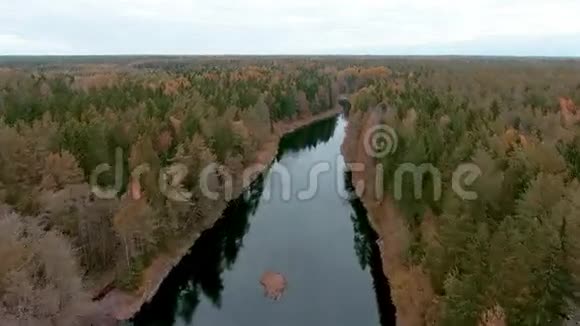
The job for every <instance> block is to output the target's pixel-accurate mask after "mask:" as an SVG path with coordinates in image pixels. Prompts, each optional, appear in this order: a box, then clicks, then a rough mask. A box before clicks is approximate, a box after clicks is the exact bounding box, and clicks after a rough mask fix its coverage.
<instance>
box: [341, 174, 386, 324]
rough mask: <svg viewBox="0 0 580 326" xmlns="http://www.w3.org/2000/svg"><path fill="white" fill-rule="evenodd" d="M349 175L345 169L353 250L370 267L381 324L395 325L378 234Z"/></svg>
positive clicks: (364, 266)
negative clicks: (352, 233)
mask: <svg viewBox="0 0 580 326" xmlns="http://www.w3.org/2000/svg"><path fill="white" fill-rule="evenodd" d="M351 177H352V174H351V173H350V172H347V171H345V173H344V180H345V181H344V184H345V187H346V190H347V191H348V193H349V195H350V199H349V202H350V205H351V207H352V210H353V213H352V214H351V215H350V218H351V220H352V225H353V229H354V246H355V252H356V255H357V257H358V260H359V263H360V266H361V268H362V269H366V268H367V267H369V268H370V272H371V276H372V278H373V287H374V289H375V294H376V297H377V307H378V311H379V316H380V320H381V325H382V326H387V325H395V323H396V317H395V313H396V310H395V306H394V305H393V302H392V301H391V289H390V288H389V282H388V280H387V278H386V276H385V274H384V272H383V261H382V257H381V252H380V250H379V246H378V244H377V240H378V236H377V234H376V232H375V231H374V229H373V228H372V226H371V224H370V222H369V219H368V217H367V211H366V209H365V207H364V205H363V203H362V202H361V200H360V199H359V198H358V197H357V196H356V193H355V189H354V186H353V184H352V182H351Z"/></svg>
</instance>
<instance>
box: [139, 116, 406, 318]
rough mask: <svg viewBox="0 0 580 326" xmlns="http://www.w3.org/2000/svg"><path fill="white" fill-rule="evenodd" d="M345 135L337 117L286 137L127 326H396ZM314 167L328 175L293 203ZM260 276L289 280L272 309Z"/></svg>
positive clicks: (342, 121) (342, 124) (340, 120)
mask: <svg viewBox="0 0 580 326" xmlns="http://www.w3.org/2000/svg"><path fill="white" fill-rule="evenodd" d="M345 126H346V120H345V119H344V118H343V117H335V118H331V119H327V120H324V121H320V122H317V123H314V124H312V125H309V126H307V127H305V128H302V129H299V130H297V131H296V132H294V133H292V134H289V135H287V136H285V137H284V138H283V139H282V140H281V142H280V148H279V153H278V157H277V160H276V162H275V163H273V165H272V167H270V170H269V171H267V172H265V173H264V174H263V175H262V176H261V177H260V178H258V179H257V180H256V181H255V182H254V183H253V185H252V186H251V187H250V189H248V190H246V191H245V193H244V194H243V195H242V196H240V198H238V199H236V200H234V201H232V202H231V203H230V204H229V206H228V208H227V209H226V211H225V212H224V216H223V217H222V218H221V219H220V220H219V221H218V222H217V223H216V225H215V226H214V227H213V228H212V229H210V230H207V231H206V232H204V233H203V234H202V235H201V237H200V238H199V239H198V240H197V241H196V243H195V244H194V246H193V247H192V249H191V252H190V254H188V255H187V256H186V257H184V259H183V260H182V261H181V262H180V264H179V265H178V266H177V267H176V268H175V269H174V270H173V271H172V272H171V274H170V275H169V277H168V278H167V279H166V280H165V281H164V283H163V285H162V286H161V288H160V290H159V292H158V293H157V295H156V296H155V298H154V299H153V301H152V302H151V303H149V304H147V305H146V306H144V307H143V309H142V311H141V312H140V313H139V314H138V315H137V316H136V317H135V319H134V321H133V323H134V324H135V325H137V326H140V325H148V326H149V325H151V326H153V325H154V326H165V325H180V326H181V325H196V326H260V325H267V326H269V325H276V326H298V325H300V326H310V325H312V326H314V325H316V326H320V325H333V326H339V325H345V326H347V325H348V326H358V325H361V326H375V325H382V326H386V325H395V310H394V307H393V305H392V304H391V301H390V293H389V288H388V282H387V280H386V278H385V276H384V274H383V271H382V263H381V257H380V252H379V249H378V247H377V245H376V234H375V233H374V232H373V230H372V229H371V227H370V225H369V223H368V220H367V216H366V212H365V210H364V207H363V206H362V204H361V203H360V201H359V200H358V199H357V198H356V196H355V195H354V194H353V192H352V187H351V185H350V176H349V175H348V174H347V172H345V168H344V160H343V158H342V155H341V154H340V146H341V144H342V141H343V139H344V136H345ZM319 162H327V163H328V164H330V167H331V169H330V171H329V172H324V173H322V174H320V175H319V176H318V188H317V191H316V193H315V195H314V196H313V197H312V198H311V199H302V200H301V199H299V198H298V197H299V196H298V193H299V192H300V191H303V190H304V189H307V188H308V185H309V178H310V176H309V173H310V172H309V171H310V170H311V168H312V167H313V166H315V165H316V164H317V163H319ZM281 167H283V168H285V169H287V170H288V171H289V173H290V177H291V199H290V200H285V199H287V198H284V197H285V196H283V191H282V188H283V187H282V178H281V177H280V175H279V173H278V172H276V170H277V169H278V168H281ZM268 189H270V191H268ZM345 193H347V194H350V196H344V194H345ZM266 271H274V272H279V273H281V274H282V275H284V277H285V278H286V280H287V288H286V291H285V292H284V294H283V296H282V297H281V298H280V300H278V301H272V300H271V299H269V298H267V297H265V296H264V291H263V288H262V287H261V285H260V283H259V282H260V277H261V276H262V274H263V273H264V272H266Z"/></svg>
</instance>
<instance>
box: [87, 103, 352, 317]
mask: <svg viewBox="0 0 580 326" xmlns="http://www.w3.org/2000/svg"><path fill="white" fill-rule="evenodd" d="M341 110H342V109H341V108H340V107H337V108H334V109H332V110H329V111H326V112H323V113H321V114H317V115H312V116H308V117H303V118H299V119H296V120H293V121H289V122H282V123H276V124H275V125H274V126H273V130H274V132H273V134H272V136H271V138H270V139H269V140H268V141H267V142H266V143H265V144H264V146H263V147H262V149H261V150H260V151H258V153H257V154H256V159H255V162H254V165H256V166H260V167H261V168H263V169H265V168H267V167H268V166H269V165H270V163H271V162H272V161H273V160H274V159H275V157H276V154H277V151H278V143H279V141H280V139H281V138H282V137H283V136H284V135H286V134H288V133H291V132H293V131H295V130H297V129H299V128H302V127H305V126H307V125H309V124H311V123H314V122H316V121H319V120H324V119H327V118H330V117H333V116H335V115H338V114H339V113H340V112H341ZM256 176H257V175H256ZM243 190H244V189H242V188H241V187H238V188H237V189H235V191H234V194H233V195H234V198H235V197H237V196H239V195H240V194H241V193H242V191H243ZM216 206H217V207H216V208H215V210H214V211H213V212H211V213H210V214H209V215H208V216H206V218H205V219H204V220H203V221H202V222H201V223H200V225H199V226H198V227H196V229H195V230H192V234H191V236H188V237H185V238H184V239H178V240H175V241H174V242H173V243H171V244H169V245H168V248H169V249H168V250H166V251H164V252H163V253H162V254H160V255H158V256H157V257H155V258H154V259H153V261H152V263H151V265H150V266H149V267H148V268H147V269H145V271H144V273H143V278H142V282H141V285H140V286H139V287H138V289H137V290H136V291H134V292H133V293H126V292H123V291H121V290H120V289H112V290H111V291H109V292H108V293H107V294H106V295H104V297H103V298H102V299H101V300H100V301H99V302H98V305H99V311H102V313H103V314H106V315H108V316H111V317H112V318H113V319H114V320H117V321H123V320H128V319H130V318H131V317H133V316H134V315H135V314H136V313H137V312H138V311H139V310H140V309H141V306H143V305H144V304H145V303H147V302H150V301H151V300H152V298H153V297H154V296H155V294H156V293H157V291H158V289H159V287H160V286H161V284H162V283H163V281H164V280H165V278H166V277H167V276H168V275H169V273H170V272H171V270H172V269H173V268H174V267H175V266H176V265H177V264H178V263H179V262H180V261H181V259H182V258H183V257H184V256H185V255H186V254H187V253H188V252H189V250H190V248H191V247H192V245H193V244H194V243H195V241H196V240H197V239H198V238H199V236H200V235H201V233H202V232H203V231H205V230H207V229H209V228H211V227H212V226H213V225H214V224H215V222H216V221H217V220H218V219H219V218H220V217H221V216H222V213H223V210H224V209H225V205H224V203H222V202H218V203H217V204H216Z"/></svg>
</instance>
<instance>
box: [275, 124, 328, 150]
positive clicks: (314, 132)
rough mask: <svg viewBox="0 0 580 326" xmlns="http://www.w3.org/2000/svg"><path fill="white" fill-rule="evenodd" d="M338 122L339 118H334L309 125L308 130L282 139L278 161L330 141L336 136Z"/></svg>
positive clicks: (299, 131) (305, 129) (296, 132)
mask: <svg viewBox="0 0 580 326" xmlns="http://www.w3.org/2000/svg"><path fill="white" fill-rule="evenodd" d="M337 120H338V117H332V118H328V119H324V120H321V121H317V122H315V123H313V124H310V125H308V127H307V128H300V129H298V130H296V131H294V132H293V133H290V134H288V135H286V136H284V137H282V139H280V145H279V147H278V149H279V150H278V156H277V159H280V158H281V157H282V156H283V155H284V154H288V153H295V152H298V151H301V150H304V149H310V148H314V147H316V145H318V144H321V143H325V142H327V141H329V140H330V138H331V137H332V135H333V134H334V129H335V127H336V122H337Z"/></svg>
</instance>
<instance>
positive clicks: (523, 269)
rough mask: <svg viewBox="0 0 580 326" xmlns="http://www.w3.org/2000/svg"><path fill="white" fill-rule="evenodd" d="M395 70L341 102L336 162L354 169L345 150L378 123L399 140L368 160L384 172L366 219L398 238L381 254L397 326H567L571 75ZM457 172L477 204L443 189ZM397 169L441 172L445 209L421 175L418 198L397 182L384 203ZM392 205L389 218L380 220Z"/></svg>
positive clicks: (472, 68)
mask: <svg viewBox="0 0 580 326" xmlns="http://www.w3.org/2000/svg"><path fill="white" fill-rule="evenodd" d="M452 63H453V64H452ZM392 69H393V71H394V73H393V74H392V75H391V77H390V78H388V79H386V80H380V81H378V82H371V83H367V84H366V85H365V86H364V87H363V88H362V89H360V90H358V91H357V92H356V93H354V94H353V95H352V97H351V102H352V112H351V116H350V117H349V121H350V124H349V126H348V128H349V131H348V133H347V142H348V143H347V144H345V148H346V150H347V152H348V151H349V150H350V152H351V154H350V158H351V161H357V160H360V159H361V157H360V156H357V155H356V154H352V153H355V152H356V148H355V149H353V148H352V146H356V145H357V139H359V138H361V137H362V135H363V134H364V133H365V132H366V130H368V128H369V126H371V125H374V124H377V123H380V124H383V125H388V126H390V127H392V128H393V129H394V130H396V134H397V136H398V148H397V150H396V151H395V152H394V153H391V154H390V155H388V156H385V157H383V158H379V159H377V161H376V162H377V163H381V164H382V166H383V169H382V171H380V170H376V171H373V173H383V176H384V180H385V182H384V187H385V189H381V190H383V191H384V193H385V197H384V198H382V201H383V202H382V204H380V205H377V206H376V207H380V208H381V209H382V210H381V209H377V210H376V211H375V212H377V213H376V214H382V216H380V217H379V220H381V219H382V221H383V223H382V224H383V229H382V235H383V238H386V237H388V235H389V234H390V235H391V236H392V235H394V234H397V235H398V239H397V240H396V241H395V240H391V241H390V242H387V244H385V248H383V250H384V251H385V252H384V253H383V254H384V256H385V257H389V258H386V262H385V264H387V265H388V264H390V265H391V266H390V268H389V269H390V273H389V272H387V274H389V275H388V276H389V277H390V282H391V288H393V291H394V294H393V300H394V301H395V302H394V303H395V305H396V306H397V308H398V309H399V308H401V307H402V306H405V307H406V308H408V309H410V310H411V312H410V313H409V316H408V317H409V318H410V319H406V321H407V323H403V324H405V325H407V324H408V325H415V324H418V325H421V324H429V325H431V324H435V325H561V324H562V323H563V322H564V321H565V320H566V319H567V318H568V317H570V316H574V315H575V314H576V313H577V304H578V302H579V301H578V299H579V297H578V289H579V287H578V285H579V284H578V281H579V277H580V269H579V265H578V262H579V261H580V260H579V259H580V256H579V254H578V253H579V252H580V251H579V249H580V248H579V246H580V242H579V241H578V234H579V233H578V232H579V229H578V227H579V225H580V197H578V196H579V194H580V191H579V190H580V189H579V184H578V173H579V172H580V165H579V163H580V161H579V159H580V157H579V156H578V149H579V148H580V134H579V129H578V122H579V121H580V112H578V110H579V109H580V107H577V106H576V105H575V103H578V101H579V100H580V80H578V78H577V76H578V72H579V69H580V66H579V65H578V63H571V62H558V61H551V62H550V61H545V62H526V61H523V62H518V61H515V60H514V61H507V60H506V61H501V60H498V61H493V60H491V61H487V62H485V61H475V62H471V63H460V62H452V61H450V62H445V61H444V60H441V61H436V60H431V61H425V62H424V64H423V65H422V66H419V65H415V66H413V65H410V64H409V63H408V62H406V63H400V64H399V65H398V68H395V67H393V68H392ZM349 148H350V149H349ZM347 156H348V155H347ZM465 162H470V163H474V164H476V165H477V166H478V167H479V168H480V169H481V176H480V177H479V178H478V179H477V180H476V181H475V183H474V184H473V185H472V187H471V189H472V190H474V191H475V192H476V193H477V195H478V196H477V198H476V199H475V200H464V199H462V198H460V197H459V196H458V195H457V194H456V193H455V192H454V191H453V189H452V182H451V180H450V179H451V175H452V173H453V170H454V169H455V168H457V167H458V166H459V165H460V164H461V163H465ZM404 163H412V164H414V165H416V166H420V165H421V164H424V163H429V164H433V165H434V166H435V167H436V168H437V170H438V171H441V175H442V178H443V182H442V185H443V195H442V198H441V199H439V198H437V196H435V192H434V183H435V180H434V178H433V177H431V176H430V175H429V174H423V175H422V176H421V178H422V180H421V181H422V183H421V187H422V189H420V193H421V194H422V195H423V196H422V198H419V199H417V197H415V191H416V189H415V184H414V182H413V178H412V177H407V178H403V179H402V182H403V184H402V191H403V196H402V197H401V198H400V200H395V199H393V193H394V186H393V185H394V181H393V180H394V178H395V173H396V170H397V168H398V167H399V166H400V165H401V164H404ZM368 173H371V172H368ZM371 174H372V173H371ZM374 191H377V189H374ZM390 204H392V205H393V206H395V207H394V210H393V209H391V210H389V209H387V208H385V207H387V206H389V205H390ZM386 211H389V212H391V214H393V212H396V213H394V214H393V215H391V216H386V214H384V213H381V212H386ZM395 216H396V217H395ZM397 218H399V219H400V221H399V222H400V223H399V224H397V223H390V224H389V223H388V222H387V223H384V221H385V220H386V219H391V220H393V219H397ZM379 224H381V223H380V221H379ZM385 241H387V240H385ZM389 245H391V246H389ZM387 246H388V247H387ZM413 284H414V285H413ZM416 284H421V285H420V286H419V285H416ZM412 302H415V304H413V303H412ZM398 317H399V316H398ZM398 320H402V319H398Z"/></svg>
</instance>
